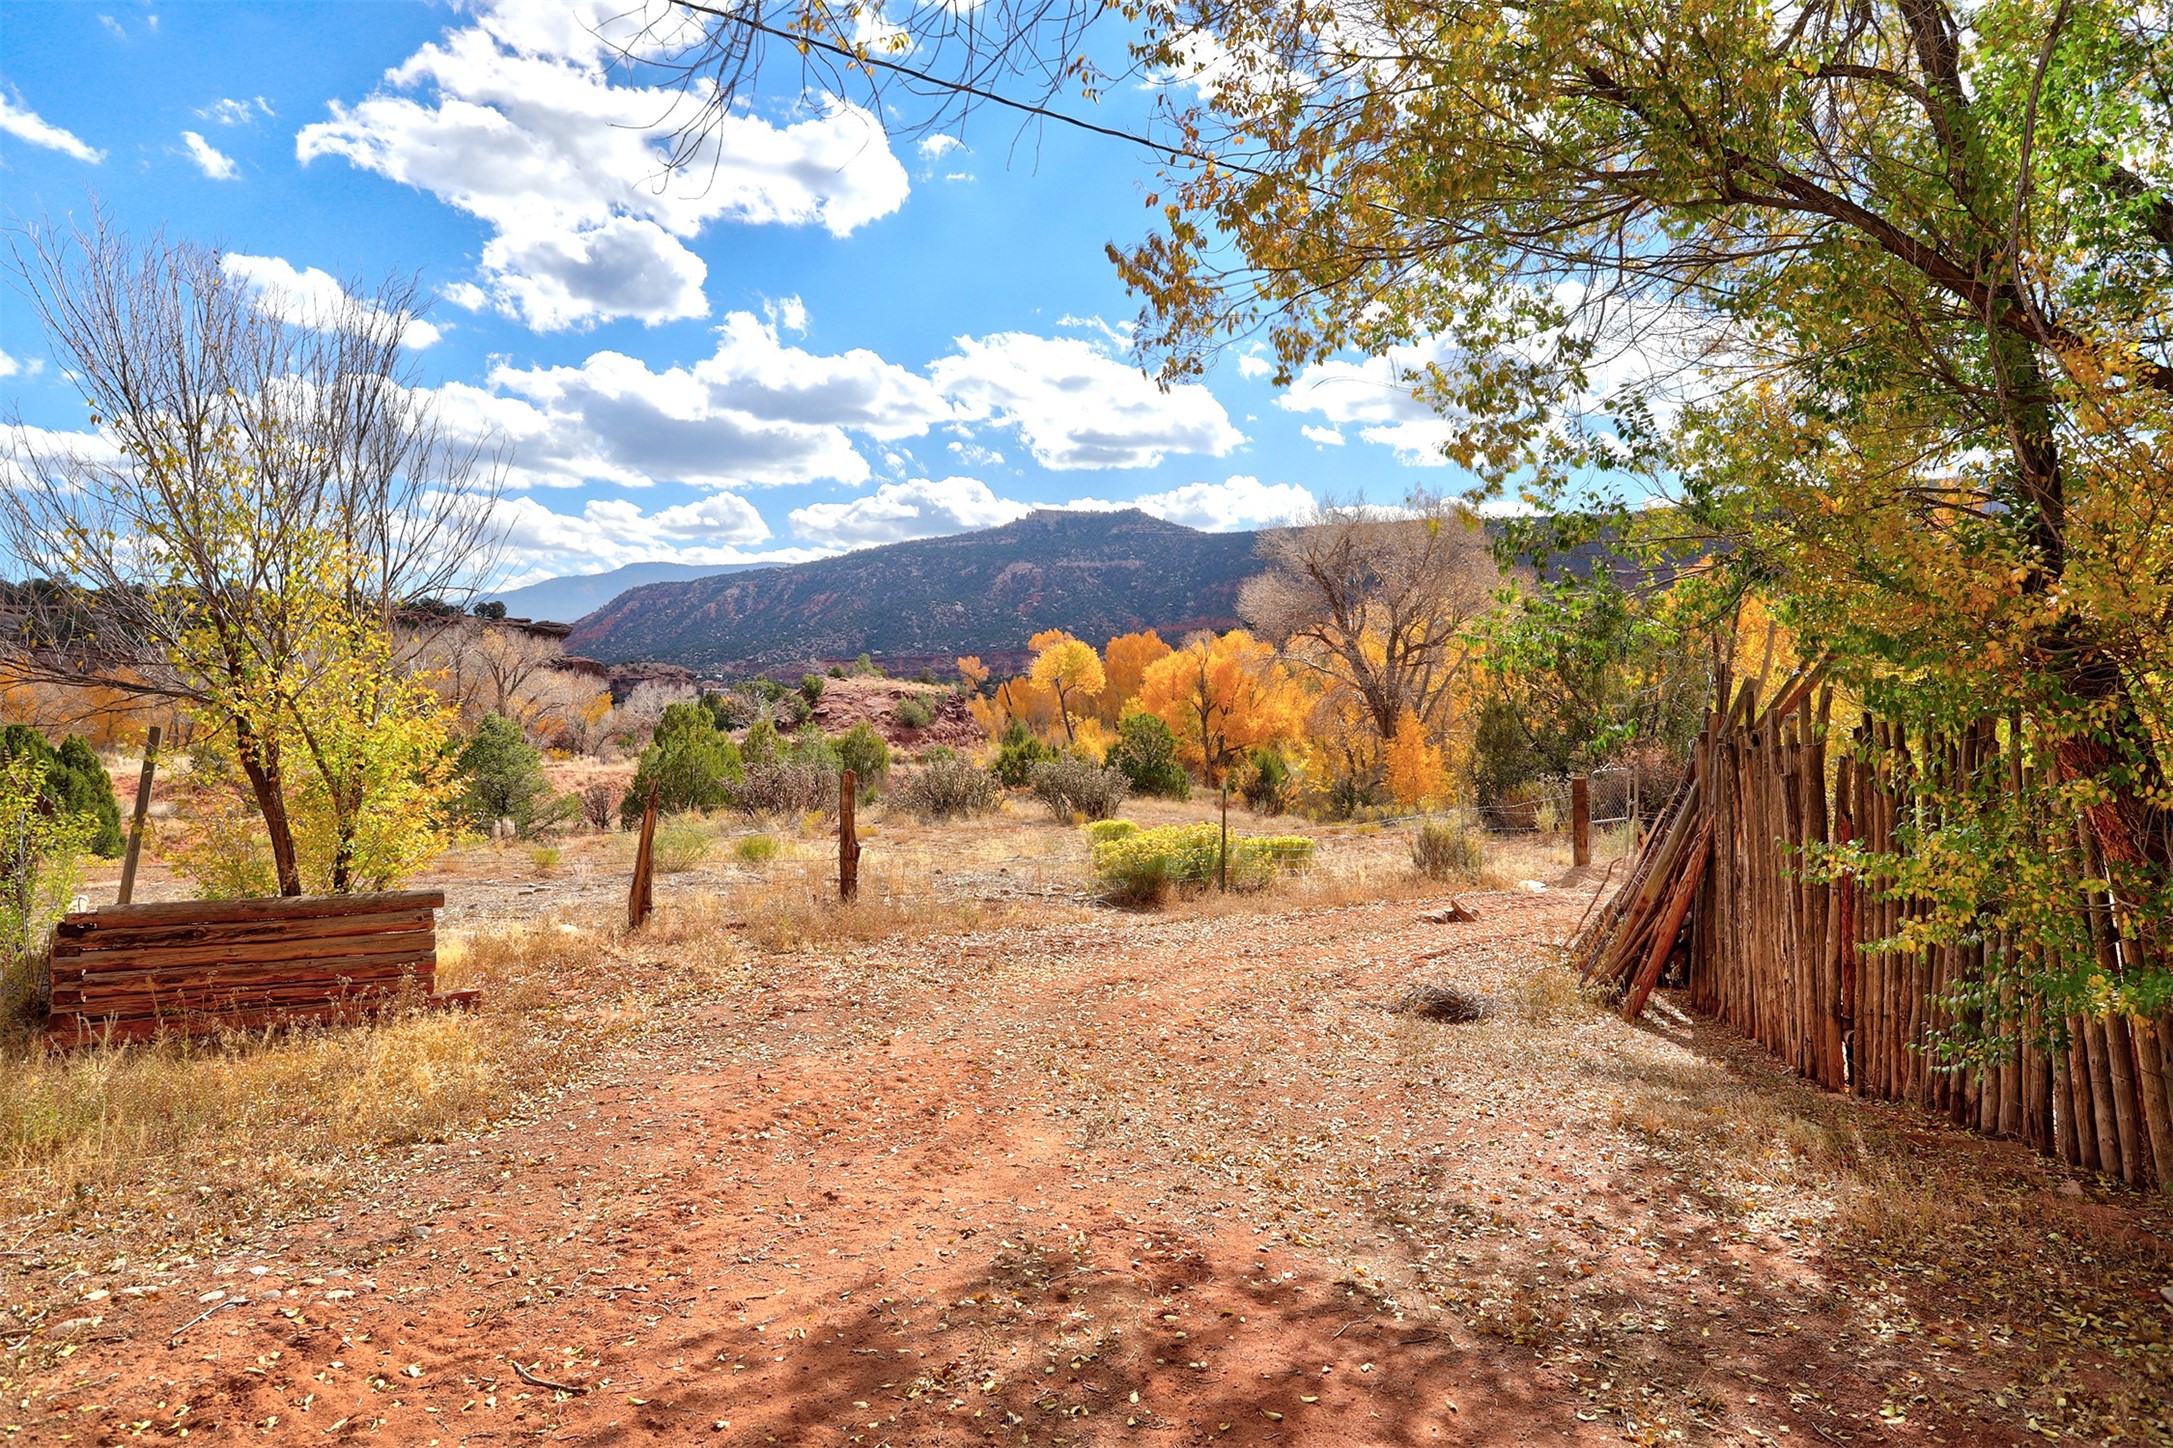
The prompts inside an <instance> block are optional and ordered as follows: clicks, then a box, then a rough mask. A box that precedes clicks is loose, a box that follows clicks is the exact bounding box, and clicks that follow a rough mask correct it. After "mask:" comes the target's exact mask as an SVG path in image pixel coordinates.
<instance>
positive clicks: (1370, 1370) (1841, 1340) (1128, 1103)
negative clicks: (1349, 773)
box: [7, 892, 2133, 1445]
mask: <svg viewBox="0 0 2173 1448" xmlns="http://www.w3.org/2000/svg"><path fill="white" fill-rule="evenodd" d="M1475 903H1476V904H1477V906H1478V908H1479V911H1480V913H1481V917H1482V919H1481V921H1480V922H1479V923H1478V924H1476V925H1462V926H1436V925H1427V924H1423V923H1419V922H1417V921H1416V920H1415V919H1414V913H1415V912H1414V911H1413V910H1412V909H1410V908H1409V907H1406V906H1380V907H1366V908H1350V909H1336V910H1317V911H1308V912H1303V913H1297V914H1285V915H1273V914H1263V915H1239V916H1233V917H1229V918H1224V919H1205V920H1171V921H1166V922H1158V921H1140V920H1133V919H1116V920H1111V921H1106V922H1103V921H1096V922H1093V923H1090V924H1084V925H1063V926H1057V927H1052V928H1050V929H1048V930H1044V931H1019V930H1014V931H1002V932H990V933H987V934H983V935H979V936H970V937H965V938H963V939H948V940H937V941H932V942H921V943H895V944H885V945H881V946H877V947H872V948H868V949H864V950H859V951H856V952H854V953H852V954H849V955H843V956H829V957H826V956H815V955H810V956H803V957H787V958H778V959H773V960H765V961H762V962H759V963H758V965H757V968H756V971H755V976H754V978H753V979H752V980H751V981H750V984H749V986H748V988H746V989H745V990H742V991H740V992H738V993H736V994H734V995H733V996H732V997H730V998H729V999H728V1000H727V1001H726V1002H725V1003H724V1004H723V1005H722V1006H720V1007H719V1008H717V1009H716V1010H715V1011H713V1012H712V1013H711V1014H709V1015H708V1016H707V1017H705V1018H704V1019H701V1020H699V1021H694V1022H689V1023H686V1024H684V1025H683V1026H682V1027H680V1028H678V1029H676V1030H674V1031H673V1032H671V1033H670V1034H669V1035H668V1036H665V1037H661V1038H652V1039H651V1041H650V1043H649V1044H648V1045H647V1046H646V1047H645V1048H642V1049H639V1050H636V1051H633V1052H630V1053H629V1054H628V1055H627V1056H626V1058H625V1059H624V1060H623V1061H622V1062H620V1063H619V1066H618V1068H617V1069H616V1070H615V1071H614V1073H613V1077H612V1079H611V1082H610V1084H609V1085H608V1086H604V1087H601V1088H596V1089H582V1090H577V1091H571V1092H568V1093H566V1094H565V1095H564V1096H562V1097H561V1098H560V1099H558V1100H557V1101H555V1102H552V1103H548V1105H547V1106H544V1107H542V1108H540V1109H539V1110H538V1111H537V1112H536V1113H535V1114H534V1115H533V1116H532V1117H531V1119H529V1120H527V1121H526V1122H524V1123H522V1124H515V1125H509V1126H506V1127H503V1128H501V1129H499V1130H496V1131H494V1132H492V1133H489V1134H487V1135H485V1136H482V1137H480V1138H477V1139H474V1140H463V1141H457V1142H453V1143H449V1144H446V1145H444V1146H440V1147H436V1148H432V1149H430V1150H428V1151H426V1152H424V1153H422V1154H420V1155H419V1156H418V1159H417V1160H416V1162H415V1163H414V1164H413V1166H412V1167H411V1168H410V1169H409V1170H407V1171H405V1172H403V1173H402V1175H401V1176H400V1178H399V1179H398V1180H396V1181H388V1182H386V1183H385V1184H384V1185H383V1186H382V1187H381V1188H380V1189H379V1190H377V1191H376V1192H375V1193H374V1194H372V1195H371V1196H370V1197H368V1198H367V1199H362V1200H355V1201H352V1202H350V1203H348V1204H347V1205H346V1206H344V1207H343V1208H342V1209H341V1211H340V1212H339V1214H338V1216H337V1217H336V1218H331V1219H322V1220H315V1221H310V1222H305V1223H299V1224H294V1225H291V1226H289V1227H287V1228H285V1229H283V1230H278V1231H259V1232H258V1233H257V1235H256V1240H255V1243H254V1245H253V1247H252V1248H250V1249H249V1250H247V1251H243V1252H240V1253H238V1254H237V1255H234V1256H231V1257H224V1258H221V1259H220V1260H218V1261H216V1262H205V1263H201V1264H198V1265H196V1266H194V1267H188V1268H183V1269H181V1270H178V1271H174V1272H172V1273H169V1274H166V1275H164V1276H162V1277H158V1278H156V1279H154V1280H152V1281H150V1282H144V1281H141V1280H138V1279H135V1278H132V1277H131V1275H130V1273H129V1271H128V1269H127V1267H126V1265H125V1264H118V1265H116V1266H115V1267H114V1268H113V1269H112V1270H111V1271H109V1272H108V1273H106V1274H104V1275H103V1276H101V1277H100V1278H98V1279H95V1280H90V1281H79V1282H76V1283H74V1284H72V1286H71V1291H76V1292H81V1293H83V1294H84V1295H86V1296H87V1295H89V1294H90V1293H91V1292H94V1291H110V1292H114V1293H115V1294H116V1295H114V1296H111V1297H105V1298H100V1299H97V1300H96V1302H95V1303H94V1304H93V1305H87V1306H85V1307H83V1308H80V1309H76V1310H77V1311H80V1312H82V1313H84V1314H85V1315H86V1317H87V1318H88V1317H95V1318H96V1321H95V1324H94V1325H87V1326H84V1327H80V1328H78V1329H77V1332H78V1338H77V1345H76V1348H75V1351H74V1352H73V1353H72V1355H70V1356H69V1357H68V1358H66V1360H65V1361H64V1362H61V1363H59V1364H58V1365H57V1366H56V1368H55V1370H54V1371H52V1372H51V1373H49V1374H48V1375H46V1377H45V1378H44V1379H43V1381H41V1382H38V1383H36V1384H34V1385H33V1391H31V1393H30V1396H29V1397H28V1398H26V1399H25V1400H24V1401H23V1404H22V1405H21V1406H18V1405H16V1404H9V1405H7V1407H8V1410H9V1413H10V1414H11V1416H10V1418H9V1422H10V1423H13V1424H17V1425H20V1431H19V1432H18V1433H17V1434H15V1435H14V1437H15V1441H39V1442H45V1441H73V1442H83V1443H109V1442H126V1441H131V1440H134V1439H139V1438H158V1437H163V1436H178V1435H179V1434H180V1433H181V1431H182V1430H184V1429H186V1430H188V1435H189V1436H191V1437H209V1438H211V1439H212V1440H214V1441H242V1440H248V1441H268V1442H292V1443H305V1442H306V1443H323V1442H334V1443H338V1442H344V1441H351V1440H352V1441H367V1442H372V1443H386V1444H431V1443H442V1444H453V1443H468V1442H475V1443H493V1442H498V1443H504V1442H514V1441H520V1440H538V1441H547V1442H552V1443H573V1444H618V1443H651V1442H660V1443H686V1442H710V1443H719V1444H749V1445H752V1444H770V1443H781V1444H850V1443H864V1444H870V1445H875V1444H893V1445H909V1444H980V1443H990V1442H1000V1443H1021V1444H1051V1445H1055V1444H1116V1443H1140V1444H1153V1445H1180V1444H1182V1445H1191V1444H1208V1443H1232V1444H1240V1443H1242V1444H1265V1443H1276V1442H1279V1443H1286V1444H1305V1445H1316V1444H1317V1445H1345V1444H1349V1445H1390V1444H1397V1445H1400V1444H1519V1443H1599V1442H1609V1443H1614V1442H1622V1441H1625V1440H1630V1441H1690V1442H1715V1441H1725V1442H1735V1441H1742V1442H1749V1441H1754V1440H1757V1441H1780V1442H1799V1443H1806V1444H1808V1443H1810V1442H1813V1441H1814V1440H1822V1441H1831V1442H1850V1443H1874V1442H1909V1443H1916V1442H1936V1441H1944V1442H1950V1443H1952V1442H1971V1443H1977V1442H2016V1441H2024V1440H2025V1439H2026V1438H2027V1437H2028V1433H2027V1429H2026V1425H2025V1424H2024V1422H2023V1421H2022V1420H2023V1417H2024V1415H2025V1405H2024V1403H2023V1401H2022V1399H2023V1397H2024V1396H2025V1395H2026V1394H2025V1393H2024V1392H2023V1391H2022V1390H2018V1389H2017V1388H2016V1387H2014V1384H2016V1383H2022V1382H2025V1381H2026V1380H2027V1379H2028V1378H2029V1377H2030V1376H2031V1374H2032V1373H2033V1372H2034V1371H2035V1366H2034V1365H2035V1363H2036V1361H2037V1359H2036V1358H2034V1357H2032V1356H2031V1354H2032V1352H2033V1348H2032V1346H2031V1343H2030V1341H2029V1338H2030V1334H2029V1332H2028V1330H2027V1329H2026V1327H2025V1328H2017V1327H2015V1326H2014V1325H2012V1324H2009V1323H2007V1322H2005V1321H2004V1320H1993V1321H1988V1320H1987V1312H1986V1310H1984V1309H1982V1308H1980V1309H1978V1310H1977V1311H1975V1312H1973V1314H1972V1316H1971V1322H1970V1324H1969V1325H1967V1326H1963V1327H1957V1326H1955V1325H1953V1324H1950V1323H1945V1322H1943V1320H1942V1319H1941V1318H1940V1316H1939V1314H1940V1313H1941V1311H1942V1310H1943V1308H1942V1306H1941V1300H1942V1296H1943V1293H1942V1289H1941V1288H1940V1287H1939V1286H1938V1285H1937V1284H1936V1283H1930V1282H1925V1281H1921V1280H1919V1279H1918V1277H1917V1275H1916V1274H1915V1271H1914V1268H1913V1267H1911V1266H1909V1265H1906V1264H1899V1263H1896V1264H1891V1267H1892V1270H1888V1269H1887V1268H1885V1267H1881V1266H1879V1265H1878V1264H1877V1263H1876V1262H1875V1261H1873V1260H1872V1257H1871V1255H1870V1254H1869V1252H1868V1251H1866V1250H1865V1249H1863V1248H1862V1246H1861V1244H1860V1243H1858V1244H1856V1245H1855V1246H1851V1245H1850V1243H1849V1242H1847V1241H1844V1240H1843V1239H1842V1237H1841V1236H1840V1235H1839V1234H1838V1233H1836V1232H1832V1231H1830V1230H1829V1227H1830V1223H1831V1220H1832V1218H1833V1212H1834V1208H1833V1203H1832V1201H1831V1200H1830V1199H1826V1200H1822V1199H1821V1198H1820V1196H1819V1186H1818V1180H1817V1179H1814V1178H1813V1177H1812V1176H1811V1175H1809V1174H1808V1173H1807V1171H1805V1170H1793V1169H1784V1168H1783V1166H1781V1165H1776V1163H1775V1162H1774V1160H1773V1159H1772V1158H1771V1157H1770V1156H1769V1155H1768V1154H1767V1152H1768V1150H1769V1149H1770V1148H1773V1147H1775V1146H1776V1145H1777V1146H1779V1147H1780V1148H1782V1149H1783V1150H1784V1151H1785V1149H1786V1146H1787V1143H1786V1142H1780V1143H1775V1142H1773V1141H1772V1140H1770V1138H1771V1137H1772V1136H1773V1133H1774V1130H1775V1126H1774V1123H1776V1122H1778V1123H1781V1125H1782V1129H1783V1130H1784V1131H1785V1130H1786V1129H1788V1128H1787V1127H1786V1123H1787V1122H1789V1121H1791V1120H1798V1119H1802V1120H1808V1119H1810V1118H1811V1117H1812V1116H1816V1115H1819V1114H1821V1113H1827V1114H1830V1113H1832V1112H1835V1111H1839V1112H1843V1113H1849V1112H1856V1113H1867V1112H1868V1109H1867V1108H1862V1107H1858V1106H1856V1105H1854V1104H1853V1103H1848V1102H1842V1101H1835V1100H1833V1099H1832V1098H1816V1095H1815V1093H1811V1092H1808V1091H1806V1090H1803V1089H1802V1088H1797V1087H1792V1086H1788V1085H1786V1084H1784V1083H1778V1082H1776V1081H1774V1080H1773V1079H1771V1078H1770V1077H1765V1078H1758V1079H1756V1080H1753V1081H1752V1084H1751V1085H1750V1086H1749V1087H1746V1085H1745V1079H1746V1078H1745V1067H1744V1065H1743V1063H1742V1062H1741V1060H1739V1059H1734V1058H1732V1057H1730V1056H1728V1055H1727V1054H1725V1053H1723V1052H1721V1051H1719V1050H1717V1049H1716V1048H1715V1041H1716V1039H1717V1038H1715V1037H1713V1036H1711V1035H1710V1034H1709V1033H1708V1032H1706V1031H1705V1029H1704V1028H1703V1027H1689V1026H1687V1025H1684V1026H1680V1027H1678V1028H1672V1029H1660V1030H1636V1029H1632V1028H1630V1027H1626V1026H1623V1025H1622V1024H1621V1023H1620V1022H1617V1021H1615V1020H1613V1019H1612V1018H1610V1017H1606V1016H1604V1015H1600V1014H1597V1013H1595V1012H1592V1011H1590V1010H1588V1009H1585V1008H1582V1007H1579V1006H1576V1005H1574V1004H1573V1003H1571V1004H1564V1003H1562V1002H1560V1001H1559V1000H1556V1001H1554V1002H1552V1003H1550V1002H1549V1001H1548V1000H1546V999H1545V998H1543V997H1541V996H1535V995H1534V994H1533V987H1532V986H1531V984H1530V981H1531V976H1532V972H1533V970H1534V968H1535V961H1537V960H1538V959H1540V958H1541V957H1542V955H1543V947H1544V945H1545V943H1546V942H1547V941H1548V940H1550V939H1558V938H1559V937H1560V936H1561V935H1562V934H1564V933H1566V931H1567V928H1568V926H1569V925H1570V923H1571V922H1572V921H1573V920H1574V918H1575V916H1576V913H1577V909H1578V908H1579V907H1581V905H1582V899H1581V897H1580V898H1572V897H1571V896H1569V895H1567V894H1565V893H1561V892H1555V893H1549V894H1544V895H1531V894H1518V893H1511V894H1503V895H1492V896H1481V897H1476V902H1475ZM1429 955H1430V956H1431V957H1432V958H1430V959H1429V958H1427V957H1428V956H1429ZM1436 977H1442V978H1452V979H1455V980H1457V981H1459V982H1462V983H1466V984H1470V985H1473V986H1475V987H1477V988H1479V989H1481V990H1484V991H1486V992H1487V993H1489V994H1490V995H1491V996H1492V997H1493V999H1494V1001H1495V1003H1496V1005H1497V1007H1498V1008H1499V1013H1498V1014H1497V1015H1496V1016H1495V1017H1493V1018H1491V1019H1489V1020H1487V1021H1482V1022H1480V1023H1478V1024H1476V1025H1464V1026H1450V1025H1440V1024H1435V1023H1430V1022H1426V1021H1420V1020H1412V1019H1409V1018H1406V1017H1398V1016H1392V1015H1390V1014H1389V1013H1387V1012H1386V1011H1384V1010H1383V1009H1381V1006H1380V1003H1381V1002H1383V1001H1385V1000H1387V999H1388V998H1389V997H1391V996H1392V995H1393V994H1394V993H1395V991H1396V989H1397V988H1398V987H1400V986H1402V985H1404V984H1405V983H1407V982H1409V981H1411V980H1412V979H1414V978H1436ZM1753 1074H1754V1075H1755V1069H1754V1070H1753ZM1746 1090H1750V1091H1755V1092H1760V1093H1764V1095H1765V1096H1766V1097H1770V1098H1772V1099H1773V1100H1774V1101H1777V1102H1779V1103H1780V1104H1779V1105H1778V1106H1776V1107H1774V1108H1773V1111H1774V1115H1773V1116H1772V1118H1771V1119H1770V1120H1767V1121H1762V1122H1759V1123H1756V1124H1755V1127H1754V1131H1753V1133H1752V1136H1751V1137H1749V1138H1746V1139H1743V1140H1735V1139H1733V1138H1728V1139H1725V1140H1723V1139H1722V1138H1715V1139H1714V1140H1715V1141H1716V1142H1718V1143H1719V1144H1718V1145H1711V1146H1709V1147H1705V1148H1698V1149H1691V1144H1692V1143H1691V1139H1690V1138H1686V1137H1684V1136H1682V1135H1681V1134H1680V1129H1679V1128H1680V1123H1681V1122H1683V1121H1697V1120H1702V1119H1704V1118H1705V1117H1707V1116H1711V1115H1714V1114H1715V1113H1720V1114H1723V1115H1724V1114H1725V1113H1726V1112H1727V1111H1728V1110H1730V1109H1731V1108H1730V1107H1729V1104H1728V1103H1731V1102H1738V1101H1740V1100H1741V1099H1742V1093H1744V1092H1745V1091H1746ZM1654 1101H1657V1102H1659V1103H1661V1104H1659V1105H1651V1104H1649V1103H1650V1102H1654ZM1655 1113H1658V1114H1655ZM1669 1113H1673V1114H1669ZM1913 1124H1914V1125H1915V1126H1916V1127H1917V1128H1918V1129H1919V1130H1920V1132H1921V1133H1922V1136H1923V1140H1924V1141H1925V1142H1926V1143H1927V1145H1926V1146H1925V1147H1924V1148H1923V1149H1924V1150H1925V1151H1926V1152H1928V1153H1947V1154H1949V1155H1950V1156H1952V1157H1953V1158H1955V1159H1956V1160H1957V1161H1961V1162H1963V1163H1965V1167H1966V1168H1967V1169H1971V1170H1974V1169H1977V1168H1976V1167H1974V1166H1969V1165H1968V1164H1969V1163H1974V1162H1976V1161H1977V1160H1978V1159H1979V1158H1983V1157H1986V1156H1987V1155H1988V1154H1998V1153H2005V1154H2004V1155H1997V1159H1996V1163H1995V1164H1994V1165H1988V1166H1985V1167H1983V1168H1982V1170H1983V1171H1985V1172H1986V1173H1996V1172H2009V1173H2012V1172H2018V1171H2034V1170H2036V1168H2035V1167H2033V1166H2031V1165H2030V1164H2029V1163H2027V1161H2026V1160H2020V1159H2018V1154H2016V1153H2013V1152H2008V1151H2007V1149H2006V1148H1996V1147H1984V1146H1980V1145H1978V1144H1975V1143H1970V1142H1967V1141H1966V1140H1963V1139H1961V1138H1959V1137H1956V1136H1953V1135H1952V1134H1950V1133H1945V1132H1943V1131H1942V1130H1941V1129H1939V1128H1938V1127H1936V1126H1935V1125H1933V1124H1931V1123H1930V1122H1929V1121H1926V1120H1922V1119H1919V1120H1917V1121H1916V1122H1915V1123H1913ZM1725 1125H1726V1124H1725V1122H1724V1121H1723V1122H1722V1123H1721V1126H1720V1127H1716V1128H1715V1129H1716V1130H1723V1129H1725ZM130 1287H134V1288H145V1287H151V1288H155V1289H156V1292H155V1295H134V1296H125V1295H119V1294H121V1293H122V1292H123V1290H124V1289H127V1288H130ZM214 1292H224V1293H225V1294H227V1295H226V1296H225V1297H224V1298H221V1299H217V1300H213V1299H210V1298H209V1296H208V1294H211V1293H214ZM1949 1305H1950V1306H1951V1305H1952V1304H1951V1303H1950V1304H1949ZM207 1309H209V1310H210V1311H209V1315H208V1316H201V1315H202V1314H204V1313H205V1312H206V1311H207ZM200 1317H201V1320H197V1321H193V1322H192V1319H199V1318H200ZM1957 1333H1963V1334H1969V1335H1971V1336H1970V1339H1969V1340H1968V1341H1963V1340H1962V1339H1960V1338H1957V1337H1955V1336H1954V1334H1957ZM1941 1344H1944V1345H1941ZM2063 1350H2064V1349H2063ZM2123 1370H2124V1371H2132V1370H2133V1368H2132V1363H2131V1367H2130V1368H2128V1369H2123ZM2089 1372H2090V1369H2089V1365H2088V1364H2085V1365H2084V1368H2083V1369H2082V1370H2080V1373H2081V1376H2080V1378H2079V1381H2081V1382H2082V1383H2083V1385H2084V1386H2083V1391H2084V1392H2093V1391H2099V1392H2109V1391H2111V1390H2112V1389H2111V1388H2109V1387H2108V1386H2107V1385H2106V1384H2105V1383H2104V1382H2103V1381H2102V1379H2091V1378H2090V1376H2089ZM2093 1381H2094V1382H2096V1383H2097V1386H2096V1387H2095V1388H2092V1387H2091V1386H2090V1384H2091V1383H2092V1382H2093ZM2070 1391H2074V1390H2070ZM2003 1393H2010V1394H2015V1401H2014V1402H2013V1403H2012V1404H2010V1403H2009V1402H2008V1401H2007V1400H2006V1399H2005V1398H2002V1397H2000V1396H1999V1395H2001V1394H2003ZM1995 1401H1996V1402H1997V1406H1996V1407H1995ZM1769 1435H1773V1436H1770V1437H1769ZM1789 1435H1792V1436H1789Z"/></svg>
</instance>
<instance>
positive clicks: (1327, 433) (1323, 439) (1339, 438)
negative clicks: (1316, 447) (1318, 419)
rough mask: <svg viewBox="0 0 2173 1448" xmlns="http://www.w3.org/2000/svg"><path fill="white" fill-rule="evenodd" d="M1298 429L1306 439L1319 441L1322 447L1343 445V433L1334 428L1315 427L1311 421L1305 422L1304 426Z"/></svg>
mask: <svg viewBox="0 0 2173 1448" xmlns="http://www.w3.org/2000/svg"><path fill="white" fill-rule="evenodd" d="M1298 431H1299V432H1301V433H1303V434H1304V435H1305V436H1306V438H1307V439H1309V440H1310V441H1313V442H1317V443H1319V444H1320V445H1321V446H1322V447H1341V446H1343V434H1342V433H1341V432H1339V431H1337V430H1336V429H1335V428H1332V427H1315V426H1313V425H1312V424H1311V423H1307V424H1306V425H1305V426H1304V427H1301V428H1299V429H1298Z"/></svg>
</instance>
